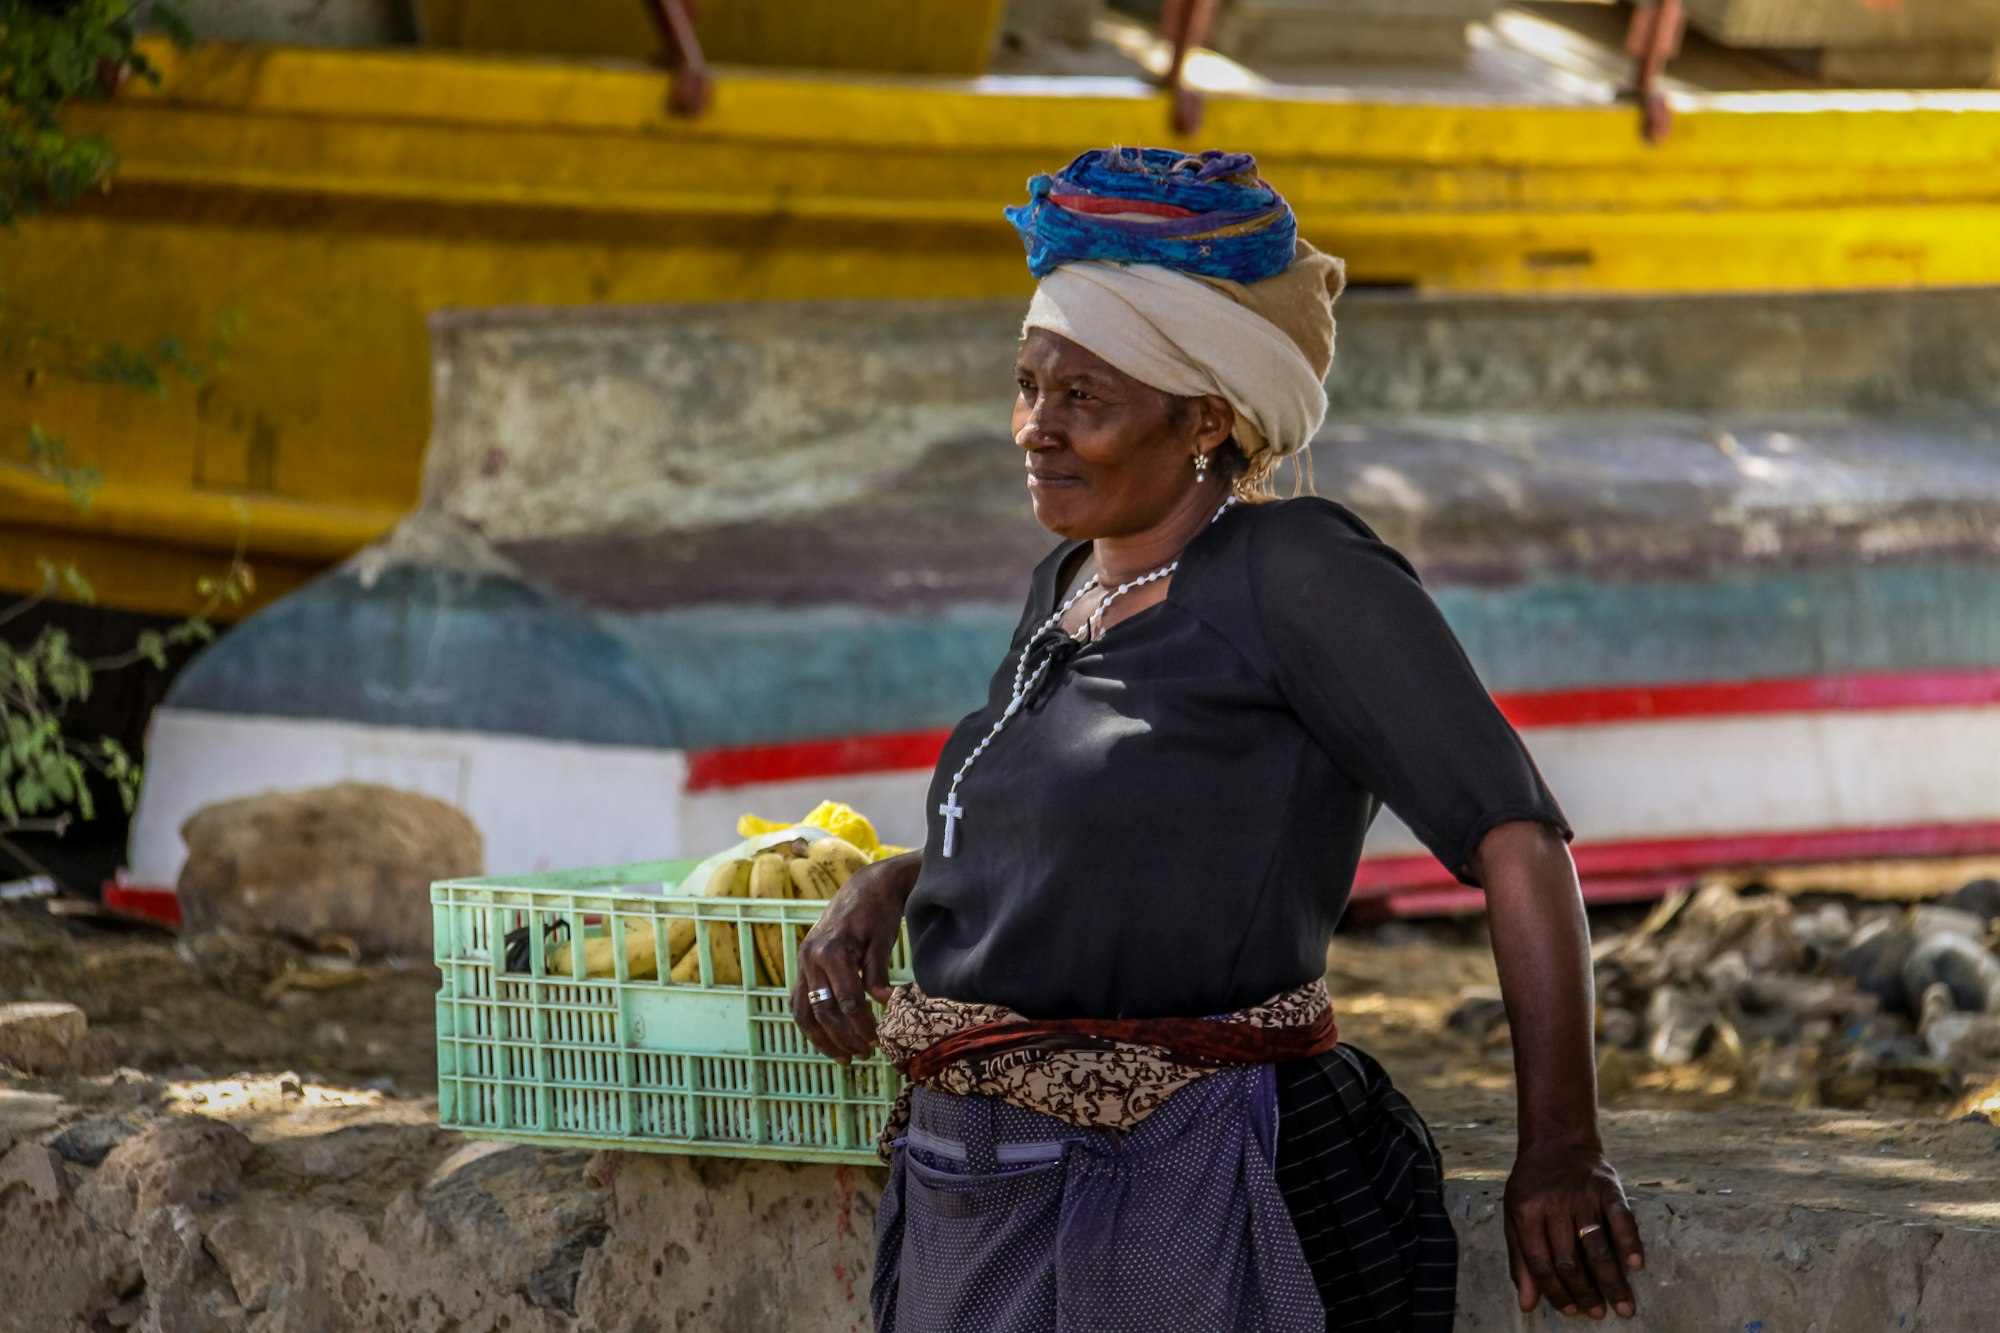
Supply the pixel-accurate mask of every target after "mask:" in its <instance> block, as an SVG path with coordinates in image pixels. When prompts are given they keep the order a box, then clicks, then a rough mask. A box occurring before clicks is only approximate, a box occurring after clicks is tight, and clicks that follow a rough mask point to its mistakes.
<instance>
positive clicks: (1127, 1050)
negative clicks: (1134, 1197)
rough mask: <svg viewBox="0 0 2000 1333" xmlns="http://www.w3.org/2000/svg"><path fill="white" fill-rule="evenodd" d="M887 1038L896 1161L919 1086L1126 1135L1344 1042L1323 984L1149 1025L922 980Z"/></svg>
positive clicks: (899, 1007) (896, 1005)
mask: <svg viewBox="0 0 2000 1333" xmlns="http://www.w3.org/2000/svg"><path fill="white" fill-rule="evenodd" d="M877 1030H878V1035H879V1038H880V1041H881V1045H882V1053H883V1054H884V1055H886V1056H887V1057H888V1058H889V1061H890V1063H891V1064H893V1065H895V1066H896V1068H897V1069H899V1070H901V1071H902V1073H903V1075H904V1077H905V1078H906V1079H907V1080H908V1082H907V1083H906V1084H905V1085H904V1087H903V1091H902V1094H901V1095H900V1096H899V1097H898V1098H897V1099H896V1105H895V1108H894V1109H893V1110H892V1111H891V1112H890V1115H889V1121H888V1123H887V1124H886V1125H884V1126H883V1129H882V1134H881V1137H880V1138H878V1139H877V1140H876V1145H875V1147H876V1152H877V1153H878V1154H879V1155H880V1156H881V1157H882V1160H884V1161H889V1160H890V1159H891V1156H892V1150H891V1145H892V1144H893V1143H894V1142H895V1140H897V1139H898V1138H901V1137H902V1136H903V1134H904V1133H905V1132H906V1130H907V1128H908V1126H909V1120H910V1088H911V1087H913V1086H915V1085H918V1084H922V1085H923V1086H924V1087H927V1088H930V1089H932V1090H933V1091H938V1092H952V1093H959V1094H962V1095H973V1094H984V1095H987V1096H992V1097H998V1098H1000V1099H1001V1100H1002V1101H1006V1102H1010V1103H1012V1104H1014V1105H1016V1106H1024V1107H1027V1108H1028V1109H1030V1110H1034V1111H1041V1112H1044V1113H1046V1114H1048V1115H1052V1116H1055V1117H1056V1118H1058V1119H1060V1120H1064V1121H1067V1122H1068V1123H1070V1124H1072V1125H1079V1126H1082V1127H1084V1128H1087V1129H1102V1130H1117V1131H1126V1130H1130V1129H1131V1128H1132V1127H1133V1126H1135V1125H1137V1124H1138V1123H1139V1122H1140V1121H1141V1120H1143V1119H1145V1117H1146V1116H1147V1115H1149V1114H1150V1113H1151V1112H1152V1111H1153V1110H1154V1109H1156V1108H1157V1107H1158V1106H1159V1105H1160V1103H1162V1102H1164V1101H1165V1100H1166V1099H1167V1098H1169V1097H1171V1096H1172V1095H1173V1094H1174V1093H1176V1092H1179V1091H1180V1090H1181V1089H1182V1088H1184V1087H1186V1086H1187V1085H1188V1084H1189V1083H1192V1082H1194V1081H1195V1080H1196V1079H1198V1078H1201V1077H1203V1076H1204V1075H1206V1074H1210V1073H1213V1072H1214V1071H1215V1070H1217V1069H1225V1068H1230V1067H1233V1066H1239V1065H1252V1064H1278V1063H1282V1062H1284V1061H1288V1060H1302V1059H1305V1058H1307V1057H1308V1056H1313V1055H1319V1054H1321V1053H1323V1052H1326V1051H1329V1050H1332V1049H1333V1047H1334V1046H1335V1044H1337V1043H1338V1042H1339V1040H1340V1030H1339V1026H1338V1024H1336V1022H1335V1021H1334V1016H1333V1001H1332V1000H1331V998H1330V997H1329V996H1328V995H1327V990H1326V982H1325V981H1323V980H1314V981H1311V982H1309V983H1307V984H1306V985H1303V986H1299V987H1295V988H1294V989H1292V990H1288V991H1285V992H1284V993H1282V994H1280V995H1275V996H1273V997H1272V998H1271V999H1269V1000H1266V1001H1265V1002H1264V1003H1262V1004H1258V1005H1253V1006H1251V1007H1250V1008H1248V1009H1239V1010H1237V1011H1236V1012H1235V1013H1232V1014H1224V1015H1222V1016H1220V1017H1218V1018H1140V1019H1111V1018H1077V1019H1029V1018H1025V1017H1023V1016H1022V1015H1020V1014H1017V1013H1015V1012H1014V1011H1013V1010H1011V1009H1008V1008H1006V1007H1005V1006H1002V1005H997V1004H966V1003H964V1002H962V1001H958V1000H946V999H940V998H938V997H936V996H932V995H926V994H924V993H923V991H922V990H920V989H918V987H917V985H916V984H915V983H914V982H911V983H909V984H907V985H903V986H898V987H897V988H896V989H895V990H894V991H893V992H891V994H890V996H889V1004H888V1006H887V1008H885V1009H884V1010H883V1012H882V1019H881V1022H880V1023H879V1024H878V1025H877Z"/></svg>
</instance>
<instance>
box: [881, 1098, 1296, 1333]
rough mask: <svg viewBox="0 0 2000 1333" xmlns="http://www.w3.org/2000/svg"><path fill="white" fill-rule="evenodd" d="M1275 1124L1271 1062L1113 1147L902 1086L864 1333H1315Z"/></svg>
mask: <svg viewBox="0 0 2000 1333" xmlns="http://www.w3.org/2000/svg"><path fill="white" fill-rule="evenodd" d="M1277 1128H1278V1104H1277V1091H1276V1078H1275V1075H1274V1073H1273V1068H1272V1066H1270V1065H1248V1066H1240V1067H1237V1068H1233V1069H1224V1070H1218V1071H1217V1072H1216V1073H1214V1074H1211V1075H1209V1076H1208V1077H1206V1078H1203V1079H1200V1080H1198V1081H1197V1082H1195V1083H1193V1084H1190V1085H1189V1086H1188V1087H1186V1088H1184V1089H1182V1090H1181V1091H1180V1092H1177V1093H1175V1094H1174V1095H1173V1096H1171V1097H1169V1098H1168V1099H1167V1100H1166V1101H1165V1102H1164V1103H1162V1104H1161V1106H1160V1107H1159V1108H1158V1109H1157V1110H1155V1111H1154V1112H1153V1113H1152V1114H1150V1115H1148V1116H1147V1117H1146V1118H1145V1119H1144V1120H1143V1121H1141V1122H1140V1123H1139V1125H1138V1127H1137V1128H1135V1129H1133V1130H1132V1131H1131V1132H1130V1133H1127V1134H1122V1135H1121V1134H1115V1133H1109V1132H1104V1131H1098V1130H1089V1129H1080V1128H1078V1127H1076V1126H1074V1125H1071V1124H1069V1123H1068V1122H1066V1121H1063V1120H1058V1119H1056V1118H1055V1117H1054V1116H1049V1115H1044V1114H1042V1113H1041V1112H1039V1111H1030V1110H1027V1109H1026V1108H1024V1107H1019V1106H1014V1105H1011V1104H1009V1103H1007V1102H1003V1101H1001V1100H999V1099H998V1098H994V1097H984V1096H959V1095H956V1094H953V1093H939V1092H932V1091H930V1090H929V1089H927V1088H923V1087H918V1088H917V1089H916V1090H915V1092H914V1095H913V1098H912V1101H911V1107H910V1132H909V1136H908V1137H907V1138H906V1139H905V1140H904V1141H903V1144H902V1146H901V1147H899V1148H898V1149H897V1150H896V1154H895V1160H894V1162H893V1163H892V1165H891V1167H890V1175H889V1186H888V1189H887V1190H885V1191H884V1192H883V1195H882V1205H881V1209H880V1211H879V1212H878V1213H877V1215H876V1263H875V1275H874V1278H873V1281H872V1287H871V1291H870V1303H871V1305H872V1306H873V1309H874V1315H875V1329H876V1333H1083V1330H1089V1333H1159V1330H1162V1329H1179V1328H1186V1329H1197V1328H1198V1329H1201V1330H1203V1333H1253V1330H1254V1331H1255V1333H1323V1330H1324V1329H1325V1328H1326V1315H1325V1311H1324V1307H1323V1306H1322V1305H1321V1303H1320V1297H1319V1293H1318V1290H1317V1289H1316V1287H1315V1286H1314V1282H1313V1274H1312V1271H1311V1269H1310V1268H1309V1267H1308V1265H1307V1263H1306V1258H1305V1255H1304V1252H1303V1251H1302V1250H1301V1248H1300V1246H1299V1238H1298V1231H1297V1229H1296V1227H1295V1226H1294V1225H1293V1222H1292V1218H1291V1215H1290V1213H1289V1212H1288V1211H1287V1209H1286V1205H1285V1200H1284V1197H1283V1195H1282V1194H1281V1193H1280V1191H1279V1188H1278V1184H1277V1180H1276V1178H1275V1176H1274V1174H1273V1170H1272V1163H1273V1160H1274V1157H1275V1154H1276V1150H1277V1149H1276V1145H1277Z"/></svg>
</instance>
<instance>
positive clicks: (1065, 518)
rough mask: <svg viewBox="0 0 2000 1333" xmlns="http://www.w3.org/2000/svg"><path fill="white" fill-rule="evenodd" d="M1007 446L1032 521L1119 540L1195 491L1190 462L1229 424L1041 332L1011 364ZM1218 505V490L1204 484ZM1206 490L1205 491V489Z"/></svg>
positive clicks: (1218, 407)
mask: <svg viewBox="0 0 2000 1333" xmlns="http://www.w3.org/2000/svg"><path fill="white" fill-rule="evenodd" d="M1014 378H1015V380H1016V382H1017V383H1018V385H1019V387H1020V393H1019V395H1018V396H1017V397H1016V398H1015V399H1014V442H1015V443H1016V444H1018V445H1020V446H1021V448H1022V450H1023V451H1024V452H1025V453H1026V455H1027V471H1028V494H1029V496H1030V497H1031V498H1032V499H1033V501H1034V505H1035V517H1036V518H1037V519H1039V520H1040V521H1041V524H1042V526H1043V527H1045V528H1047V529H1048V530H1049V531H1051V532H1053V533H1056V534H1057V535H1058V536H1062V537H1071V538H1082V539H1086V540H1089V539H1095V538H1098V537H1122V536H1127V535H1130V534H1132V533H1137V532H1143V531H1145V530H1146V529H1148V528H1150V527H1153V526H1154V525H1156V524H1158V523H1160V522H1162V521H1163V520H1165V519H1166V518H1167V517H1168V516H1169V515H1171V514H1172V513H1173V511H1174V510H1175V508H1176V507H1177V506H1179V505H1180V504H1183V503H1185V502H1186V501H1187V499H1188V498H1189V492H1190V491H1192V490H1193V489H1194V486H1195V470H1194V456H1195V454H1197V453H1206V452H1208V451H1210V450H1212V449H1214V448H1216V447H1217V446H1218V445H1220V444H1221V443H1222V442H1223V441H1224V440H1225V439H1227V438H1228V436H1229V432H1230V430H1231V429H1232V428H1233V427H1234V425H1235V418H1234V415H1233V413H1232V412H1231V410H1230V408H1229V405H1228V404H1227V403H1226V402H1224V401H1223V400H1222V399H1220V398H1215V397H1208V398H1196V399H1192V400H1187V402H1186V404H1185V406H1177V402H1178V400H1176V399H1174V398H1173V397H1171V396H1169V395H1167V394H1164V393H1162V392H1160V391H1159V390H1158V389H1155V388H1153V387H1151V386H1150V385H1146V384H1141V383H1140V382H1139V381H1138V380H1135V379H1133V378H1132V377H1131V376H1130V375H1127V374H1125V373H1124V372H1123V371H1120V370H1116V369H1114V368H1112V367H1111V366H1110V365H1109V364H1107V363H1106V362H1105V361H1104V360H1103V359H1102V358H1100V357H1097V356H1095V355H1093V354H1092V353H1090V352H1087V351H1085V350H1084V349H1083V348H1081V347H1079V346H1077V345H1076V344H1075V343H1073V342H1071V341H1070V340H1069V339H1067V338H1064V337H1061V336H1060V335H1058V334H1054V333H1050V332H1049V331H1048V330H1046V329H1030V330H1029V331H1028V336H1027V337H1026V338H1025V339H1023V340H1022V342H1021V352H1020V356H1019V358H1018V359H1017V360H1016V363H1015V367H1014ZM1210 487H1212V488H1213V489H1214V490H1215V492H1216V498H1217V500H1218V501H1219V500H1220V499H1221V498H1222V493H1223V489H1224V488H1222V487H1220V486H1215V485H1214V483H1212V482H1211V483H1210ZM1204 489H1207V488H1204Z"/></svg>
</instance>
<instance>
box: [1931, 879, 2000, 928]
mask: <svg viewBox="0 0 2000 1333" xmlns="http://www.w3.org/2000/svg"><path fill="white" fill-rule="evenodd" d="M1937 905H1938V906H1939V907H1952V908H1956V909H1957V910H1959V911H1961V912H1971V913H1973V914H1974V915H1976V916H1980V917H1984V918H1985V919H1986V920H1987V921H1989V922H1991V921H1996V920H2000V879H1975V880H1973V881H1971V882H1970V883H1968V884H1961V885H1959V886H1958V887H1957V888H1955V889H1953V890H1952V891H1951V892H1950V893H1947V894H1946V895H1945V896H1944V897H1942V898H1940V899H1938V900H1937Z"/></svg>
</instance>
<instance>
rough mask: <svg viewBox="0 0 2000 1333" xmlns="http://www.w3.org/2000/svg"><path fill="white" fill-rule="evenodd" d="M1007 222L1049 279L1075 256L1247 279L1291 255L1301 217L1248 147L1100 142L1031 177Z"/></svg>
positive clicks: (1278, 268) (1272, 270) (1036, 269)
mask: <svg viewBox="0 0 2000 1333" xmlns="http://www.w3.org/2000/svg"><path fill="white" fill-rule="evenodd" d="M1028 196H1029V197H1028V202H1027V203H1025V204H1022V205H1020V206H1018V207H1015V208H1010V209H1008V210H1007V220H1008V221H1009V222H1011V223H1013V224H1014V230H1015V231H1017V232H1019V233H1020V234H1021V241H1022V243H1023V244H1024V245H1026V246H1027V248H1028V271H1029V272H1030V273H1032V274H1034V275H1035V277H1037V278H1045V277H1047V276H1048V275H1049V274H1050V273H1051V272H1052V271H1053V270H1054V269H1055V268H1056V267H1057V266H1058V265H1061V264H1068V263H1073V262H1076V261H1078V260H1093V259H1095V260H1105V261H1108V262H1111V263H1120V264H1155V265H1158V266H1160V267H1162V268H1170V269H1176V270H1178V271H1180V272H1182V273H1189V274H1195V275H1198V276H1200V277H1205V278H1226V279H1228V280H1230V281H1232V282H1241V283H1252V282H1259V281H1262V280H1263V279H1265V278H1269V277H1272V276H1274V275H1276V274H1278V273H1281V272H1283V271H1284V268H1285V266H1286V265H1287V264H1289V263H1291V262H1292V256H1293V247H1294V244H1295V242H1296V241H1297V239H1298V232H1299V228H1298V220H1297V219H1296V218H1294V217H1293V216H1292V209H1291V205H1290V204H1287V203H1286V202H1285V201H1284V198H1283V197H1282V196H1281V195H1279V193H1278V192H1277V191H1276V190H1273V189H1272V188H1271V187H1270V186H1269V185H1266V184H1265V183H1264V181H1263V178H1262V177H1260V176H1258V174H1257V159H1256V158H1254V157H1252V156H1251V155H1250V154H1248V153H1221V152H1214V151H1210V152H1204V153H1195V154H1193V155H1189V154H1186V153H1177V152H1173V151H1171V150H1169V149H1165V148H1100V149H1093V150H1091V151H1090V152H1088V153H1084V154H1083V155H1082V156H1080V157H1078V158H1077V159H1076V160H1075V161H1074V162H1072V163H1070V164H1069V165H1068V166H1066V167H1064V168H1063V169H1062V170H1061V171H1059V172H1057V173H1056V174H1055V175H1053V176H1047V175H1043V176H1036V177H1034V178H1033V179H1031V180H1030V181H1029V182H1028Z"/></svg>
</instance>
